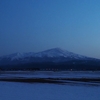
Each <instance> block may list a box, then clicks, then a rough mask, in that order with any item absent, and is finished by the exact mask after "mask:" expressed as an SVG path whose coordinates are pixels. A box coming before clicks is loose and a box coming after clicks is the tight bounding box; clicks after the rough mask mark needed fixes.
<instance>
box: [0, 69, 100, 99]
mask: <svg viewBox="0 0 100 100" xmlns="http://www.w3.org/2000/svg"><path fill="white" fill-rule="evenodd" d="M7 77H8V78H9V77H10V78H11V77H28V78H29V77H37V78H39V77H41V78H43V77H44V78H45V77H46V78H47V77H49V78H50V77H89V78H90V77H91V78H92V77H93V78H100V72H21V71H19V72H5V73H1V74H0V78H7ZM0 100H100V85H86V84H85V85H83V84H51V83H20V82H4V81H0Z"/></svg>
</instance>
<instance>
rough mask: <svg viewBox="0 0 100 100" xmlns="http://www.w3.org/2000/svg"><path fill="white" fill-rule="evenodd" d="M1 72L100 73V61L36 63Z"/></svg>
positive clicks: (2, 67)
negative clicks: (69, 71)
mask: <svg viewBox="0 0 100 100" xmlns="http://www.w3.org/2000/svg"><path fill="white" fill-rule="evenodd" d="M0 70H3V71H5V70H30V71H32V70H54V71H57V70H73V71H100V61H96V60H88V61H87V60H86V61H84V60H73V61H67V62H59V63H55V62H34V63H26V64H16V65H5V66H0Z"/></svg>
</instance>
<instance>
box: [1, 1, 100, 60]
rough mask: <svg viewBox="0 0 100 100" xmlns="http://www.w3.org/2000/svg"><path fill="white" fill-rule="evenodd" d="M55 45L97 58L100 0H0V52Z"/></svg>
mask: <svg viewBox="0 0 100 100" xmlns="http://www.w3.org/2000/svg"><path fill="white" fill-rule="evenodd" d="M55 47H60V48H62V49H66V50H68V51H72V52H74V53H78V54H81V55H86V56H90V57H95V58H100V0H0V56H2V55H6V54H11V53H15V52H38V51H42V50H46V49H50V48H55Z"/></svg>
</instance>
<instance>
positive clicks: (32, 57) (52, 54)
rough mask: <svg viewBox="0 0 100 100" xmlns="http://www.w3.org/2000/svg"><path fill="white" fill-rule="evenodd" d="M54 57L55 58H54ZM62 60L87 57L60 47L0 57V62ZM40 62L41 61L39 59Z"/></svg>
mask: <svg viewBox="0 0 100 100" xmlns="http://www.w3.org/2000/svg"><path fill="white" fill-rule="evenodd" d="M54 58H55V59H54ZM62 58H64V60H71V59H87V58H88V57H85V56H82V55H78V54H75V53H72V52H69V51H67V50H62V49H60V48H53V49H49V50H45V51H42V52H38V53H34V52H29V53H14V54H10V55H6V56H2V57H0V64H3V62H4V64H8V63H9V64H13V63H21V62H24V63H28V62H34V61H38V62H39V59H42V61H44V62H45V61H48V59H53V60H52V62H55V61H56V62H57V61H58V62H60V61H63V59H62ZM40 62H41V61H40Z"/></svg>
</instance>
